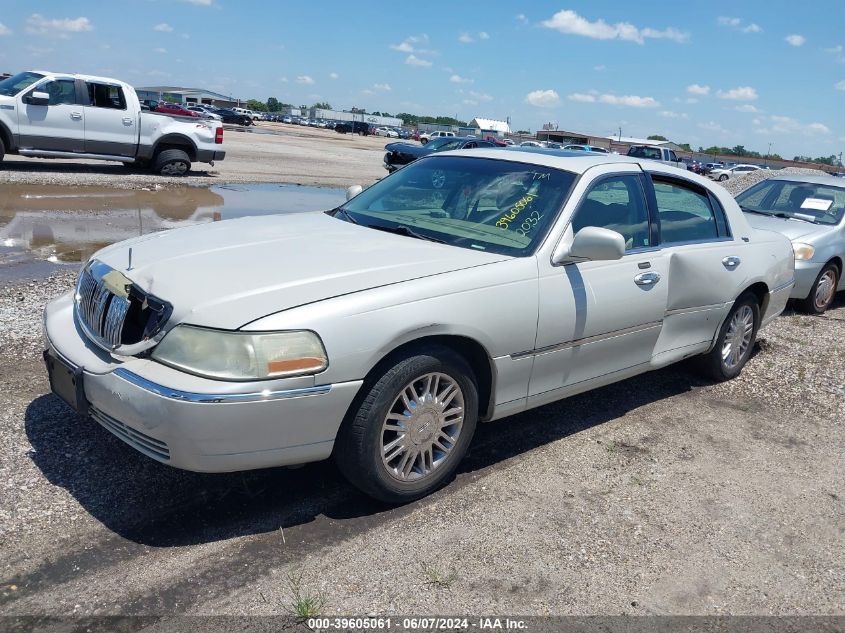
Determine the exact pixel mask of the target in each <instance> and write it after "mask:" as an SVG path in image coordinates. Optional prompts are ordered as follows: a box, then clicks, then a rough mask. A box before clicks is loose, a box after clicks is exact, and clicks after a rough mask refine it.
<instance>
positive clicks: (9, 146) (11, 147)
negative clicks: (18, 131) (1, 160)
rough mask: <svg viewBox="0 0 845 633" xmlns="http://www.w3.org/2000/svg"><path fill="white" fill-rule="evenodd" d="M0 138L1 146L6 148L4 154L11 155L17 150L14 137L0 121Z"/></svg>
mask: <svg viewBox="0 0 845 633" xmlns="http://www.w3.org/2000/svg"><path fill="white" fill-rule="evenodd" d="M0 138H2V139H3V145H5V146H6V153H7V154H11V153H13V152H15V151H17V149H18V144H17V143H16V142H15V135H13V134H12V131H11V130H10V129H9V126H8V125H6V124H5V123H4V122H3V121H0Z"/></svg>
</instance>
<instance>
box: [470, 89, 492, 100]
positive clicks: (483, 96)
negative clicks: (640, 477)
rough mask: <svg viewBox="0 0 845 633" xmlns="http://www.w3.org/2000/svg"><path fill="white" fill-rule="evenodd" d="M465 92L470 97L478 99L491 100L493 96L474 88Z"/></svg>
mask: <svg viewBox="0 0 845 633" xmlns="http://www.w3.org/2000/svg"><path fill="white" fill-rule="evenodd" d="M467 94H468V95H469V96H470V97H472V98H473V99H477V100H478V101H492V100H493V97H492V96H491V95H488V94H486V93H484V92H476V91H475V90H470V91H469V92H468V93H467Z"/></svg>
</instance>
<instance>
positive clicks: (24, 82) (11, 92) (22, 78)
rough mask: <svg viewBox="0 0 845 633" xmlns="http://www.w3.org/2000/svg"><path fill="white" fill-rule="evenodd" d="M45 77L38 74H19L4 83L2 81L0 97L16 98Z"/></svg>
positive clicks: (0, 83) (0, 82)
mask: <svg viewBox="0 0 845 633" xmlns="http://www.w3.org/2000/svg"><path fill="white" fill-rule="evenodd" d="M42 77H44V75H39V74H38V73H29V72H26V73H18V74H17V75H12V76H11V77H8V78H7V79H4V80H3V81H0V95H3V96H4V97H14V96H15V95H16V94H18V93H19V92H21V91H22V90H26V89H27V88H29V87H30V86H31V85H32V84H34V83H35V82H36V81H38V80H39V79H41V78H42Z"/></svg>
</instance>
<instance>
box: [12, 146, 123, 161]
mask: <svg viewBox="0 0 845 633" xmlns="http://www.w3.org/2000/svg"><path fill="white" fill-rule="evenodd" d="M18 153H19V154H21V155H22V156H47V157H51V158H91V159H95V160H115V161H120V162H124V163H134V162H135V161H134V158H133V157H132V156H118V155H116V154H91V153H88V152H63V151H60V150H47V149H21V150H18Z"/></svg>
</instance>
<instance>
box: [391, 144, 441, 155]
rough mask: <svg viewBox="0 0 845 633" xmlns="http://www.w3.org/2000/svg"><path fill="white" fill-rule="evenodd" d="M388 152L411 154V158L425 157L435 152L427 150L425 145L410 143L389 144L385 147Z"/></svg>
mask: <svg viewBox="0 0 845 633" xmlns="http://www.w3.org/2000/svg"><path fill="white" fill-rule="evenodd" d="M384 149H386V150H387V151H388V152H398V153H400V154H410V155H411V156H423V155H425V154H430V153H431V152H432V151H434V150H430V149H427V148H426V147H425V146H424V145H412V144H410V143H388V144H387V145H385V146H384Z"/></svg>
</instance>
